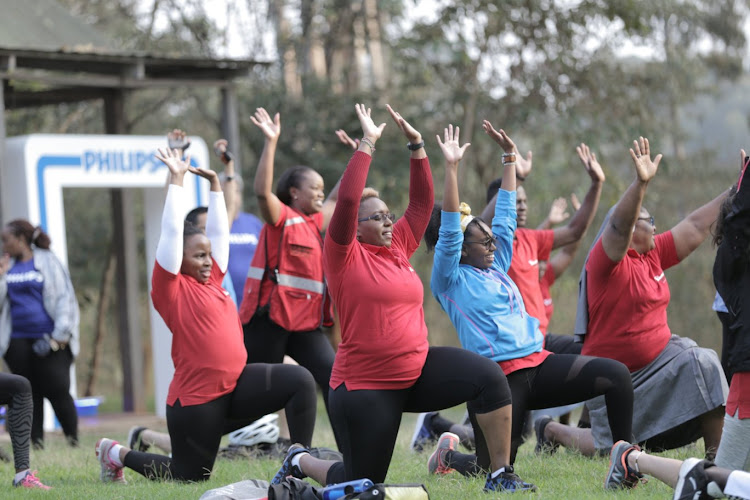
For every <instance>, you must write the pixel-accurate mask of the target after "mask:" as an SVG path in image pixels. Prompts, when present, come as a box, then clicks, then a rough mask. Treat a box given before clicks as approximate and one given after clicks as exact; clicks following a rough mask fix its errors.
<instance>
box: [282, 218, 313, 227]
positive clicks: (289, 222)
mask: <svg viewBox="0 0 750 500" xmlns="http://www.w3.org/2000/svg"><path fill="white" fill-rule="evenodd" d="M304 222H307V221H306V220H305V219H304V217H299V216H297V217H292V218H291V219H287V220H286V221H285V222H284V226H292V225H294V224H302V223H304Z"/></svg>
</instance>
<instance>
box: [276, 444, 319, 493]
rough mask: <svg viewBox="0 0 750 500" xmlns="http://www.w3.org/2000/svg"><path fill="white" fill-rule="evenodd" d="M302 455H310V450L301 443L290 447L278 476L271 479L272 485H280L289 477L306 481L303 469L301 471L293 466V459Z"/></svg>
mask: <svg viewBox="0 0 750 500" xmlns="http://www.w3.org/2000/svg"><path fill="white" fill-rule="evenodd" d="M300 453H310V450H308V449H307V448H305V447H304V446H302V445H301V444H299V443H295V444H293V445H292V446H290V447H289V450H288V451H287V452H286V457H284V462H282V464H281V468H280V469H279V472H277V473H276V475H275V476H273V479H271V484H279V483H281V481H282V480H283V479H284V478H285V477H288V476H292V477H296V478H297V479H304V478H306V477H307V476H305V474H304V473H303V472H302V469H300V468H299V467H297V466H296V465H292V459H293V458H294V457H295V456H296V455H299V454H300Z"/></svg>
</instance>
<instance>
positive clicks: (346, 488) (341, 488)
mask: <svg viewBox="0 0 750 500" xmlns="http://www.w3.org/2000/svg"><path fill="white" fill-rule="evenodd" d="M373 486H374V485H373V482H372V481H370V480H369V479H355V480H354V481H348V482H346V483H338V484H332V485H330V486H326V487H325V488H323V490H322V492H323V500H337V499H339V498H341V497H343V496H344V495H348V494H350V493H362V492H363V491H367V490H368V489H370V488H372V487H373Z"/></svg>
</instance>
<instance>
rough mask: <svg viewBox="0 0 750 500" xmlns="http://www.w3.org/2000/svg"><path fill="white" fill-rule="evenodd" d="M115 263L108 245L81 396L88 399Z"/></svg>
mask: <svg viewBox="0 0 750 500" xmlns="http://www.w3.org/2000/svg"><path fill="white" fill-rule="evenodd" d="M116 263H117V253H116V252H115V248H114V245H113V244H112V243H110V245H109V258H108V259H107V265H106V266H105V267H104V273H102V282H101V285H100V286H99V305H98V306H97V308H96V330H95V331H94V340H93V342H92V344H93V345H92V348H91V352H92V354H91V363H90V364H89V374H88V378H87V380H86V389H85V390H84V393H83V395H84V396H85V397H90V396H93V395H94V384H95V381H96V372H97V371H98V369H99V351H100V350H101V349H100V347H101V345H102V339H103V338H104V328H105V327H106V319H107V310H108V309H109V302H110V296H111V294H112V293H111V291H112V283H113V282H114V279H115V264H116Z"/></svg>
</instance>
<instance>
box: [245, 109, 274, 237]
mask: <svg viewBox="0 0 750 500" xmlns="http://www.w3.org/2000/svg"><path fill="white" fill-rule="evenodd" d="M250 120H251V121H252V122H253V123H254V124H255V126H257V127H258V128H259V129H261V130H262V131H263V135H264V136H265V137H266V142H265V144H264V145H263V152H262V153H261V154H260V160H258V170H257V171H256V172H255V183H254V188H255V196H257V197H258V207H259V208H260V215H261V217H262V218H263V220H264V221H265V222H267V223H268V224H271V225H274V224H276V222H277V221H278V220H279V216H280V214H281V201H279V199H278V198H277V197H276V195H275V194H274V192H273V162H274V158H275V156H276V145H277V144H278V142H279V136H280V135H281V116H280V115H279V113H276V114H275V115H274V117H273V119H271V115H269V114H268V112H267V111H266V110H265V109H263V108H258V109H256V110H255V115H254V116H251V117H250Z"/></svg>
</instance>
